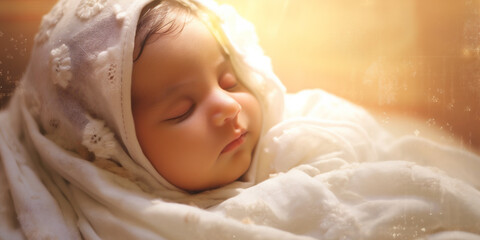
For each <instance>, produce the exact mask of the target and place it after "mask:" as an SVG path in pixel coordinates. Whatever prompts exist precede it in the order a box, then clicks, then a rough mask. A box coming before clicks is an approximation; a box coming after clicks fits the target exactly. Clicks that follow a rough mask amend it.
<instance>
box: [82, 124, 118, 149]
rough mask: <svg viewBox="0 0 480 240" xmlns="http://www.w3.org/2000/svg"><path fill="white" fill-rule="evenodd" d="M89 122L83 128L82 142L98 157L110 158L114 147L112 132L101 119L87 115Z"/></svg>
mask: <svg viewBox="0 0 480 240" xmlns="http://www.w3.org/2000/svg"><path fill="white" fill-rule="evenodd" d="M87 118H88V120H89V123H88V124H87V125H86V126H85V129H84V130H83V140H82V144H83V145H84V146H85V147H87V149H88V150H89V151H90V152H92V153H93V154H95V156H96V157H100V158H111V157H112V156H113V154H114V151H115V148H116V144H117V143H116V140H115V136H114V134H113V132H111V131H110V129H109V128H108V127H107V126H105V123H104V122H103V121H100V120H97V119H93V118H91V117H89V116H87Z"/></svg>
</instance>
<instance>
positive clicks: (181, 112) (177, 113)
mask: <svg viewBox="0 0 480 240" xmlns="http://www.w3.org/2000/svg"><path fill="white" fill-rule="evenodd" d="M194 110H195V104H190V105H188V106H187V105H183V106H180V107H178V108H177V109H175V110H174V111H173V112H172V114H169V115H170V116H172V117H168V118H167V119H165V121H168V122H175V123H179V122H182V121H184V120H185V119H187V118H188V117H190V115H192V113H193V111H194Z"/></svg>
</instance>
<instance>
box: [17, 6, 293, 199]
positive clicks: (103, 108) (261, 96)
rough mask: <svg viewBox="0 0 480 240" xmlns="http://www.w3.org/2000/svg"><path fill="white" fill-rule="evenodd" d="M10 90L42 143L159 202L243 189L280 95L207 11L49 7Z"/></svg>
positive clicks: (246, 38) (253, 51) (251, 39)
mask: <svg viewBox="0 0 480 240" xmlns="http://www.w3.org/2000/svg"><path fill="white" fill-rule="evenodd" d="M19 89H21V91H17V93H19V95H18V96H23V98H24V100H22V102H21V104H24V105H25V106H24V107H25V109H28V110H29V111H28V112H29V114H31V117H33V119H34V120H35V121H36V122H37V123H38V126H39V131H41V133H42V134H43V135H45V136H46V137H47V138H49V139H50V140H49V141H50V142H51V143H54V144H55V145H56V146H57V147H59V148H62V149H64V150H67V151H70V152H72V155H75V156H77V157H79V158H81V159H82V160H87V162H93V163H94V164H96V161H97V160H108V161H111V162H113V163H115V164H114V165H116V166H118V167H121V168H122V169H123V170H124V172H128V173H129V174H126V175H125V176H129V178H131V179H133V180H134V181H135V182H136V183H139V185H140V186H144V185H145V186H148V189H159V190H160V191H161V192H162V193H165V192H169V191H174V192H177V191H178V190H179V188H180V189H184V190H187V191H191V192H197V191H201V190H206V189H212V188H216V187H220V186H223V185H226V184H228V183H231V182H234V181H235V180H237V179H239V178H242V180H245V182H246V184H241V185H245V186H247V185H250V184H253V182H254V181H255V169H256V166H258V164H260V161H259V162H258V163H252V154H254V150H255V149H257V150H259V149H260V148H259V147H256V145H257V142H258V141H259V136H261V135H262V134H264V133H265V131H267V130H268V129H269V128H271V127H272V126H273V125H274V124H276V123H277V122H278V121H279V119H280V118H281V117H282V109H283V107H282V106H283V105H282V103H283V93H284V89H283V86H282V84H281V83H280V82H279V81H278V79H277V78H276V76H275V74H274V73H273V70H272V68H271V63H270V60H269V58H268V57H266V56H265V55H264V53H263V51H262V49H261V48H260V47H259V45H258V41H257V38H256V34H255V31H254V28H253V26H252V25H251V24H250V23H248V22H247V21H246V20H244V19H242V18H241V17H240V16H238V14H237V13H236V12H235V10H233V8H231V7H228V6H220V5H218V4H216V3H215V2H214V1H213V0H160V1H153V2H152V0H136V1H124V0H109V1H95V4H90V1H89V0H88V1H87V0H59V2H58V3H57V4H56V5H55V7H54V8H53V9H52V11H50V13H49V14H47V15H46V16H44V18H43V20H42V23H41V26H40V30H39V32H38V34H37V36H36V38H35V45H34V48H33V50H32V55H31V57H30V64H29V65H28V67H27V70H26V72H25V74H24V76H23V80H22V84H21V87H19ZM249 90H251V92H250V91H249ZM252 93H253V94H252ZM14 102H15V101H14ZM19 104H20V103H19ZM256 152H258V151H256ZM255 156H258V155H255ZM86 164H87V163H86ZM101 167H102V168H103V167H104V166H101ZM247 170H248V171H247ZM122 176H123V175H122ZM242 176H243V177H242ZM175 194H176V193H175ZM165 195H169V196H170V193H169V194H165ZM180 195H181V194H180Z"/></svg>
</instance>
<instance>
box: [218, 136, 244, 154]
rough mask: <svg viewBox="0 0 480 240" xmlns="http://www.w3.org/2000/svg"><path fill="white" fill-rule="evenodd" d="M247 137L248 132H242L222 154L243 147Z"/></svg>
mask: <svg viewBox="0 0 480 240" xmlns="http://www.w3.org/2000/svg"><path fill="white" fill-rule="evenodd" d="M245 135H247V132H245V131H242V132H241V134H240V136H238V137H237V138H235V139H234V140H233V141H231V142H230V143H229V144H228V145H227V146H225V148H223V150H222V153H227V152H230V151H233V150H234V149H236V148H238V147H239V146H240V145H242V144H243V143H244V142H245Z"/></svg>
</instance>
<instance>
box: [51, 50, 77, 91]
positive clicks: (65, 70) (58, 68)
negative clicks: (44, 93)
mask: <svg viewBox="0 0 480 240" xmlns="http://www.w3.org/2000/svg"><path fill="white" fill-rule="evenodd" d="M50 64H51V66H52V72H51V77H52V81H53V83H54V84H57V85H60V86H61V87H63V88H66V87H67V86H68V84H69V82H70V80H71V79H72V72H71V71H70V70H71V68H72V66H71V64H72V61H71V59H70V50H69V49H68V47H67V46H66V45H65V44H62V46H60V47H58V48H55V49H53V50H52V51H51V52H50Z"/></svg>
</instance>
